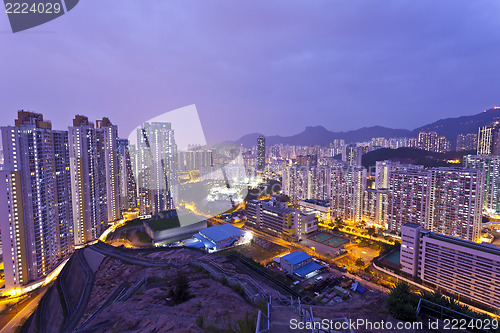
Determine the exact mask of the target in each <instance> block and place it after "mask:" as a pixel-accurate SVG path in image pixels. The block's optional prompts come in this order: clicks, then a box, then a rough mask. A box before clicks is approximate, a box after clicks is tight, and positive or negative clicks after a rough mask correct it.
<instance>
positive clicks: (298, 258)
mask: <svg viewBox="0 0 500 333" xmlns="http://www.w3.org/2000/svg"><path fill="white" fill-rule="evenodd" d="M310 258H311V256H310V255H308V254H307V253H305V252H302V251H295V252H292V253H289V254H287V255H284V256H283V257H281V259H284V260H286V261H288V262H289V263H290V264H292V265H296V264H298V263H300V262H303V261H304V260H307V259H310Z"/></svg>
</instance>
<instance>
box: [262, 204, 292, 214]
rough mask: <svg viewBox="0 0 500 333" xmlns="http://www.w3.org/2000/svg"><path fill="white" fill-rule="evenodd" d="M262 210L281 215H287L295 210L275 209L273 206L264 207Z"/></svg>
mask: <svg viewBox="0 0 500 333" xmlns="http://www.w3.org/2000/svg"><path fill="white" fill-rule="evenodd" d="M262 209H264V210H268V211H271V212H274V213H279V214H286V213H291V212H293V210H292V209H291V208H288V207H287V208H280V207H275V206H271V205H263V206H262Z"/></svg>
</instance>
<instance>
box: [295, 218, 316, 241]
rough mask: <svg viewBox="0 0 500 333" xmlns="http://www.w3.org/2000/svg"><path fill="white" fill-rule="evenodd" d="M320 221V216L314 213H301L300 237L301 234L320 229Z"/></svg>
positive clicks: (298, 229)
mask: <svg viewBox="0 0 500 333" xmlns="http://www.w3.org/2000/svg"><path fill="white" fill-rule="evenodd" d="M318 222H319V221H318V218H317V217H316V215H315V214H314V213H309V214H306V213H300V214H299V226H298V228H297V232H298V233H299V235H298V237H299V238H300V235H307V234H310V233H311V232H314V231H316V230H318Z"/></svg>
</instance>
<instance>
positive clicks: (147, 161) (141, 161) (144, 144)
mask: <svg viewBox="0 0 500 333" xmlns="http://www.w3.org/2000/svg"><path fill="white" fill-rule="evenodd" d="M137 149H138V154H137V158H138V161H137V165H138V167H137V182H138V188H139V191H138V194H139V204H140V212H141V214H153V215H157V214H158V213H159V212H162V211H165V210H170V209H174V208H175V200H176V186H174V185H175V183H176V163H177V161H176V157H177V145H176V144H175V139H174V131H173V129H172V127H171V124H170V123H160V122H152V123H145V124H144V127H143V128H142V129H139V130H138V132H137Z"/></svg>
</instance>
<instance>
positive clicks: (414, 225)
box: [402, 222, 421, 229]
mask: <svg viewBox="0 0 500 333" xmlns="http://www.w3.org/2000/svg"><path fill="white" fill-rule="evenodd" d="M402 226H403V227H410V228H415V229H416V228H418V227H421V225H420V224H417V223H412V222H408V223H405V224H403V225H402Z"/></svg>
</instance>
